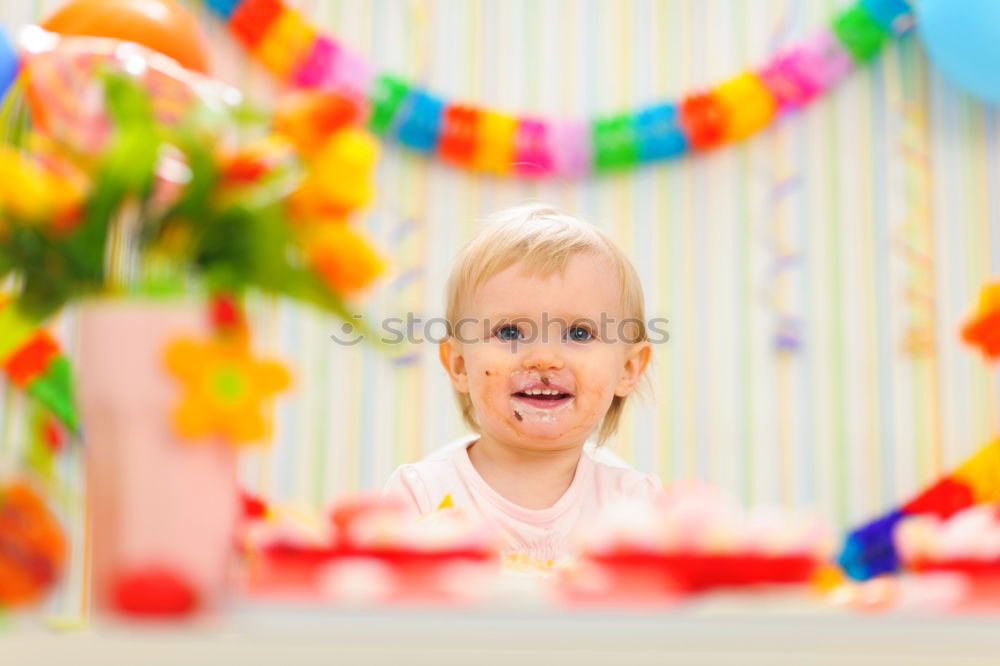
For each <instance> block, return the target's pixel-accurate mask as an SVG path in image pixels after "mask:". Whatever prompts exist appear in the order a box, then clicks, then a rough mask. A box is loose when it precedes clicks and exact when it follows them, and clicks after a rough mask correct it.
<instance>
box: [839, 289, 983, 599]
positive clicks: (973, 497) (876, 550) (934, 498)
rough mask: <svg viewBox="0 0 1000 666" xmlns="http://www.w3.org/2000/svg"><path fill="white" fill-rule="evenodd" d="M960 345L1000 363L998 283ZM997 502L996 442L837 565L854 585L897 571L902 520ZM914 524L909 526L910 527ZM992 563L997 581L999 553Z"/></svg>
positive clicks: (855, 535)
mask: <svg viewBox="0 0 1000 666" xmlns="http://www.w3.org/2000/svg"><path fill="white" fill-rule="evenodd" d="M961 336H962V339H963V340H964V341H965V342H967V343H969V344H970V345H974V346H976V347H978V348H979V349H980V350H981V351H982V353H983V356H984V357H985V358H986V360H987V361H992V360H996V359H997V358H998V357H1000V283H992V284H988V285H985V286H984V287H983V288H982V290H981V291H980V294H979V301H978V305H977V308H976V311H975V313H974V314H973V316H972V317H971V318H970V319H969V321H968V322H967V323H966V324H965V325H964V326H963V327H962V330H961ZM998 502H1000V439H995V440H993V441H992V442H990V443H989V444H987V445H986V446H984V447H983V448H982V449H980V450H979V451H978V452H977V453H976V454H975V455H973V456H972V457H971V458H969V459H968V460H967V461H965V463H963V464H962V465H960V466H959V467H958V468H956V469H955V470H954V471H952V472H951V473H950V474H948V475H947V476H945V477H944V478H942V479H940V480H939V481H937V482H936V483H934V484H932V485H931V486H929V487H927V488H925V489H923V490H922V491H921V492H919V493H918V494H917V495H916V496H915V497H913V498H911V499H910V500H909V501H907V502H905V503H903V504H901V505H899V506H897V507H894V508H892V509H891V510H889V511H887V512H886V513H884V514H883V515H881V516H879V517H877V518H875V519H874V520H871V521H869V522H867V523H865V524H864V525H862V526H860V527H858V528H857V529H855V530H853V531H851V532H850V533H849V534H848V536H847V539H846V541H845V543H844V546H843V549H842V551H841V553H840V557H839V558H838V562H839V563H840V565H841V567H843V569H844V571H845V573H847V575H849V576H850V577H851V578H853V579H855V580H862V581H863V580H869V579H871V578H874V577H876V576H880V575H883V574H893V573H896V572H898V571H900V569H901V568H903V567H904V565H905V564H906V563H905V562H902V561H901V560H900V554H899V551H898V548H897V531H898V528H899V526H900V523H901V522H902V521H904V519H913V518H914V517H916V516H926V517H931V518H936V519H938V520H948V519H950V518H952V517H953V516H954V515H955V514H957V513H959V512H962V511H965V510H969V509H970V508H972V507H975V506H977V505H992V504H995V503H998ZM911 522H912V521H911ZM996 555H997V557H996V558H995V561H994V562H992V563H987V564H983V565H982V566H981V567H976V569H977V571H978V570H979V569H981V568H984V567H985V568H988V567H990V566H992V567H995V568H996V572H995V573H996V574H997V576H1000V550H998V551H997V553H996Z"/></svg>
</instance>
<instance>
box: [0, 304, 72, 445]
mask: <svg viewBox="0 0 1000 666" xmlns="http://www.w3.org/2000/svg"><path fill="white" fill-rule="evenodd" d="M0 365H2V366H3V369H4V372H5V373H6V375H7V378H8V380H9V381H10V382H11V383H12V384H14V385H15V386H17V387H19V388H21V389H23V390H25V391H26V392H27V393H28V395H29V396H31V397H32V398H33V399H35V400H36V401H37V402H38V403H39V404H40V405H42V406H43V407H45V408H46V409H47V410H49V411H50V412H51V413H52V414H54V415H55V416H56V417H58V418H59V420H60V421H61V422H62V423H63V425H65V426H66V427H67V428H68V429H70V430H75V429H76V427H77V424H78V415H77V411H76V407H75V404H74V400H73V381H72V372H71V370H70V365H69V361H68V360H67V359H66V357H65V356H64V355H63V353H62V351H61V349H60V348H59V345H58V343H56V341H55V340H53V339H52V337H51V336H50V335H49V334H48V333H47V332H46V331H45V330H43V329H36V328H35V322H34V320H33V319H32V318H30V317H27V316H25V315H24V313H23V312H21V310H20V308H19V307H18V305H17V303H5V302H3V301H2V300H0Z"/></svg>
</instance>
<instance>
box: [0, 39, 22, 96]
mask: <svg viewBox="0 0 1000 666" xmlns="http://www.w3.org/2000/svg"><path fill="white" fill-rule="evenodd" d="M17 68H18V57H17V53H15V52H14V47H13V46H11V43H10V41H9V40H8V39H7V35H6V34H4V31H3V30H2V29H0V99H3V97H4V95H6V94H7V89H8V88H10V86H11V85H12V84H13V83H14V79H16V78H17Z"/></svg>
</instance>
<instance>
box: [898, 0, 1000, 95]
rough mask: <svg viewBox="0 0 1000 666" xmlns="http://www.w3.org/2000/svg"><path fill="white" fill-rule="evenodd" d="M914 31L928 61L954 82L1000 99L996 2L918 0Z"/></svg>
mask: <svg viewBox="0 0 1000 666" xmlns="http://www.w3.org/2000/svg"><path fill="white" fill-rule="evenodd" d="M917 10H918V11H917V16H918V18H919V24H918V31H919V33H920V37H921V39H922V40H923V42H924V46H926V47H927V52H928V54H929V55H930V59H931V61H932V62H933V63H934V64H935V65H936V66H937V67H939V68H940V69H941V71H942V72H943V73H944V75H945V76H946V77H947V78H948V79H949V80H950V81H951V82H952V83H954V84H955V85H957V86H958V87H960V88H962V89H963V90H965V91H966V92H968V93H969V94H971V95H975V96H976V97H979V98H981V99H982V100H983V101H986V102H993V103H996V102H1000V77H997V73H996V66H997V63H998V62H1000V4H997V3H996V2H993V1H992V0H962V2H949V0H921V2H920V3H918V5H917Z"/></svg>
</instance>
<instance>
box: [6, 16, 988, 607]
mask: <svg viewBox="0 0 1000 666" xmlns="http://www.w3.org/2000/svg"><path fill="white" fill-rule="evenodd" d="M57 4H58V2H51V1H40V2H30V1H26V0H19V1H17V2H11V3H3V4H2V5H0V21H2V22H3V25H4V26H5V27H6V28H7V29H8V30H9V29H13V28H15V27H17V26H19V25H22V24H24V23H26V22H30V21H31V20H32V19H34V18H35V17H37V16H39V15H42V14H44V12H45V11H46V10H47V9H48V8H50V7H51V6H55V5H57ZM845 4H848V2H845V1H842V0H809V1H807V0H742V1H741V0H697V1H696V0H658V1H657V0H629V1H621V0H619V1H612V0H546V1H541V0H535V1H530V0H504V1H502V2H501V1H499V0H495V1H487V0H378V1H372V2H360V1H357V0H329V1H327V0H323V1H320V0H312V1H309V0H305V1H302V2H299V3H297V5H298V6H299V7H300V9H302V11H304V12H305V13H306V14H308V15H310V16H312V17H314V19H315V20H316V22H317V23H318V24H320V25H322V26H325V27H326V28H327V29H329V30H330V31H332V32H333V33H334V34H335V35H337V36H338V38H339V39H341V40H342V41H343V42H344V43H346V44H348V45H349V46H351V47H353V48H354V49H355V50H357V51H359V52H361V53H363V54H365V55H366V56H367V57H369V58H370V60H371V61H372V62H373V63H374V64H375V65H376V66H377V67H378V68H379V69H389V70H393V71H396V72H399V73H402V74H404V75H406V76H407V77H409V78H410V79H411V80H415V81H419V82H421V83H424V84H425V85H426V86H427V87H429V88H431V89H432V90H434V91H436V92H439V93H441V94H444V95H446V96H449V97H455V98H464V99H468V100H473V101H477V102H479V103H481V104H484V105H489V106H492V107H497V108H503V109H510V110H523V111H535V112H538V113H541V114H552V115H567V116H581V117H582V116H592V115H594V114H597V113H601V112H610V111H615V110H620V109H625V108H635V107H638V106H640V105H642V104H645V103H647V102H651V101H654V100H658V99H664V98H669V97H672V96H676V95H677V94H679V93H681V92H684V91H687V90H690V89H692V88H696V87H698V86H702V85H707V84H711V83H714V82H716V81H718V80H720V79H722V78H724V77H728V76H730V75H733V74H736V73H737V72H738V71H739V70H740V68H741V67H743V66H745V65H750V64H754V63H757V62H760V61H762V60H763V59H764V58H765V56H767V55H768V54H770V53H772V52H773V51H774V50H775V49H776V48H778V47H780V46H781V45H783V44H787V43H789V42H791V41H794V40H796V39H798V38H801V37H803V36H804V35H806V34H807V33H808V32H809V31H810V30H811V29H813V28H815V27H817V26H819V25H821V24H822V23H824V22H825V21H827V20H828V17H829V16H831V15H832V13H833V12H834V11H835V10H836V9H837V8H839V7H842V6H844V5H845ZM194 7H195V9H196V11H197V12H198V14H199V15H200V16H201V17H202V19H203V24H204V26H205V29H206V31H207V32H208V34H209V35H210V37H211V39H212V43H213V48H214V49H215V51H214V55H215V59H216V71H217V73H218V75H219V76H220V77H221V78H223V79H225V80H227V81H229V82H230V83H233V84H235V85H237V86H239V87H240V88H242V89H243V90H244V91H246V92H247V94H248V95H249V96H250V97H251V98H253V99H256V100H258V101H260V102H262V103H267V102H268V100H270V99H271V97H272V95H273V93H274V90H275V86H274V84H273V83H272V82H271V80H270V79H269V77H268V75H267V74H266V73H265V72H263V70H261V69H260V68H258V67H257V66H255V65H251V64H248V63H247V61H246V59H245V57H244V54H243V52H242V51H241V50H240V49H239V48H238V47H237V46H236V45H235V44H234V43H233V42H232V41H231V39H230V38H229V36H228V34H227V33H226V31H225V29H224V28H223V27H222V26H221V25H220V24H219V22H218V21H217V20H216V19H215V17H214V16H212V15H210V14H209V13H208V12H207V11H206V10H204V9H203V8H202V7H201V6H200V5H198V4H197V3H195V4H194ZM998 149H1000V139H998V114H997V112H996V110H995V109H990V108H987V107H984V106H983V105H981V104H978V103H976V102H975V101H973V100H971V99H969V98H967V97H965V96H963V95H962V94H961V93H959V92H957V91H956V90H955V89H954V88H953V87H952V86H951V85H949V84H948V83H947V82H946V81H944V80H942V79H941V78H940V77H939V75H938V74H937V73H936V72H935V71H934V70H933V69H932V68H931V67H930V66H929V65H928V63H927V61H926V59H925V56H924V53H923V51H922V49H921V47H920V44H919V42H918V40H917V39H916V37H915V36H910V37H907V38H905V39H903V40H902V41H900V42H898V43H896V44H892V45H890V46H889V47H888V48H887V49H886V51H885V52H884V54H883V56H881V57H880V58H878V59H877V60H876V61H875V63H874V64H873V65H872V66H871V67H869V68H868V69H866V70H863V71H860V72H858V73H856V74H854V75H852V76H851V77H850V78H849V79H848V80H847V81H846V82H845V83H843V84H842V85H841V86H840V87H838V88H837V89H836V90H835V91H833V92H832V93H831V94H829V95H827V96H826V97H824V98H822V99H820V100H818V101H817V102H816V103H814V104H813V105H812V106H811V107H810V108H809V109H807V110H806V111H804V112H802V113H799V114H798V115H794V116H790V117H788V118H785V119H783V120H781V121H779V122H778V123H777V124H776V125H775V126H774V127H772V128H770V129H769V130H767V131H765V132H764V133H762V134H760V135H758V136H756V137H755V138H753V139H752V140H750V141H747V142H745V143H743V144H740V145H738V146H736V147H730V148H723V149H721V150H720V151H718V152H716V153H713V154H709V155H704V156H698V157H694V158H688V159H685V160H683V161H679V162H675V163H672V164H665V165H658V166H654V167H648V168H644V169H640V170H636V171H632V172H627V173H622V174H618V175H612V176H604V177H599V178H593V179H588V180H582V181H579V182H566V183H529V182H519V181H513V180H505V179H498V178H493V177H485V176H481V175H476V174H472V173H469V172H465V171H460V170H456V169H453V168H450V167H447V166H444V165H442V164H440V163H436V162H432V161H428V160H427V159H425V158H423V157H420V156H416V155H413V154H410V153H407V152H404V151H402V150H400V149H399V148H397V147H396V146H394V145H387V146H386V147H385V149H384V156H383V158H382V159H381V161H380V164H379V167H378V174H377V184H378V188H379V191H378V197H377V200H376V202H375V203H374V204H373V206H372V207H371V209H370V210H369V211H368V212H367V213H366V214H365V215H364V217H363V220H362V221H363V223H364V224H365V226H366V227H367V229H368V230H369V231H370V233H371V234H372V235H373V236H374V237H375V238H376V239H378V241H379V242H380V244H381V245H382V247H383V248H385V250H386V251H387V252H388V253H390V254H391V255H392V257H393V260H394V264H395V268H394V273H393V274H392V275H391V276H390V277H389V278H388V279H387V280H385V281H384V282H383V283H382V285H381V286H380V287H379V288H378V289H377V290H376V291H375V292H374V293H373V294H372V297H371V298H370V299H369V300H368V301H366V303H365V304H364V308H365V310H366V311H368V312H369V313H371V314H372V315H374V316H376V317H381V316H394V315H399V314H400V313H403V312H406V311H412V312H414V313H415V314H416V315H417V316H421V317H431V316H439V315H440V314H441V312H442V298H441V292H442V287H443V283H444V279H445V277H446V273H447V269H448V262H449V259H450V257H452V256H453V254H454V253H455V252H456V251H457V250H458V248H459V247H460V246H461V244H462V243H463V242H464V241H465V240H467V239H468V238H469V237H470V236H471V235H472V233H473V232H474V230H475V228H476V219H477V218H478V217H480V216H481V215H483V214H484V213H486V212H489V211H491V210H494V209H496V208H499V207H503V206H507V205H511V204H515V203H518V202H522V201H525V200H528V199H536V200H543V201H547V202H551V203H554V204H557V205H559V206H562V207H565V208H567V209H568V210H570V211H572V212H575V213H578V214H580V215H581V216H583V217H584V218H586V219H588V220H590V221H592V222H593V223H594V224H596V225H598V226H600V227H601V228H603V229H605V230H606V231H608V232H610V233H611V234H612V235H613V236H614V237H615V238H616V239H617V240H618V241H619V242H620V243H621V245H622V247H623V248H624V249H625V250H626V251H627V252H628V253H629V254H630V255H631V256H632V257H633V259H634V262H635V264H636V266H637V268H638V269H639V272H640V274H641V275H642V277H643V280H644V284H645V288H646V296H647V302H648V311H649V313H650V316H661V317H667V318H668V319H669V320H670V325H669V331H670V336H671V337H670V340H669V342H668V343H666V344H664V345H660V346H658V347H657V348H656V349H655V352H654V356H655V359H654V365H653V367H652V372H651V387H650V388H651V390H650V391H648V393H649V397H648V399H647V400H646V401H645V402H643V403H641V404H639V403H637V404H636V406H635V408H634V409H632V410H631V412H630V413H629V414H628V417H627V418H626V420H625V422H624V425H623V427H622V429H621V431H620V433H619V435H618V437H617V439H616V441H614V442H613V444H612V446H613V447H614V448H615V450H616V452H618V453H619V454H620V455H622V456H623V457H625V458H626V459H627V460H629V461H630V462H632V463H634V464H635V465H636V466H637V467H639V468H640V469H642V470H644V471H651V472H656V473H658V474H660V475H661V476H662V477H663V479H664V480H667V481H669V480H673V479H679V478H684V477H700V478H704V479H708V480H710V481H713V482H715V483H717V484H719V485H721V486H723V487H724V488H726V489H728V490H730V491H731V492H732V493H734V494H736V495H737V496H739V497H742V498H743V499H745V500H746V501H750V502H780V503H784V504H790V505H797V506H811V507H815V508H816V509H818V510H819V511H821V512H823V513H824V515H826V516H827V517H828V518H829V519H830V520H831V521H833V522H834V523H836V524H838V525H844V524H846V523H848V522H850V521H854V520H858V519H861V518H864V517H866V516H868V515H869V514H871V513H872V512H874V511H877V510H879V509H881V508H884V507H885V506H887V505H888V504H889V503H891V502H893V501H895V500H898V499H900V498H902V497H904V496H905V495H907V494H909V493H911V492H913V491H914V490H915V489H916V488H918V487H919V486H920V485H921V484H923V483H926V482H927V481H928V480H930V479H932V478H933V477H934V476H935V475H937V474H938V473H940V472H941V471H942V470H944V469H946V468H947V467H948V466H950V465H953V464H955V463H957V462H958V461H960V460H961V459H962V458H963V457H964V456H966V455H968V454H969V453H971V452H972V451H973V450H974V449H976V448H977V447H979V446H981V445H982V444H984V443H985V442H986V441H987V440H988V439H989V438H990V437H991V436H992V435H994V434H995V433H996V432H997V389H998V382H997V377H996V373H995V372H993V371H991V370H990V369H989V368H987V367H986V366H985V364H984V363H983V362H982V361H981V359H980V358H979V357H978V356H977V355H976V353H974V352H973V350H970V349H968V348H965V347H963V346H962V345H961V344H960V342H959V339H958V332H957V331H958V327H959V325H960V323H961V322H962V320H963V318H964V317H965V315H966V314H967V312H968V310H969V308H970V307H971V306H972V305H973V304H974V301H975V299H976V297H977V295H978V289H979V287H980V285H981V284H982V282H983V281H984V280H986V279H988V278H989V277H990V276H992V275H996V274H997V273H1000V194H998V192H1000V164H998V162H1000V157H998V153H1000V150H998ZM252 314H253V317H254V320H255V321H256V322H257V327H256V334H257V340H258V342H259V343H260V345H261V346H262V347H264V348H266V349H267V350H268V351H270V352H273V353H277V354H280V355H281V356H283V357H284V358H285V359H286V360H287V361H288V362H289V363H290V364H292V365H293V366H294V367H295V368H296V370H297V375H298V390H297V392H296V393H295V394H294V396H293V397H291V398H289V399H286V400H284V401H283V402H281V403H280V407H279V414H278V417H279V418H278V436H277V441H276V442H275V444H274V446H273V447H272V448H271V449H270V450H268V451H264V452H260V453H252V454H249V455H247V457H246V462H245V469H244V472H245V478H246V480H247V483H248V485H250V486H252V487H254V488H257V489H259V490H260V491H261V492H263V493H265V494H267V495H269V496H271V497H273V498H275V499H276V500H279V501H283V502H287V503H290V504H293V505H295V506H298V507H301V508H302V509H303V510H309V511H312V510H314V509H317V508H319V507H321V506H322V505H323V504H324V502H326V501H327V500H328V499H329V498H330V497H331V496H332V495H334V494H335V493H337V492H339V491H342V490H346V489H352V488H358V487H372V486H380V485H381V484H382V483H383V482H384V480H385V479H386V477H387V476H388V475H389V473H390V472H391V471H392V470H393V469H394V468H395V466H397V465H399V464H401V463H403V462H407V461H412V460H414V459H416V458H418V457H420V456H421V455H422V454H424V453H426V452H428V451H430V450H432V449H434V448H436V447H438V446H441V445H443V444H444V443H446V442H448V441H449V440H451V439H453V438H455V437H457V436H459V435H461V434H462V433H463V432H464V431H463V428H462V426H461V423H460V419H459V417H458V413H457V409H456V408H455V407H454V405H453V404H452V396H451V393H450V389H449V386H448V384H447V381H446V377H445V374H444V371H443V370H441V369H440V368H439V366H438V364H437V359H436V349H435V348H434V347H433V346H431V345H426V344H425V345H418V346H416V347H414V348H411V349H404V350H399V351H398V353H394V354H392V355H385V354H380V353H377V352H375V351H373V350H371V349H367V348H364V347H354V348H346V347H338V346H336V345H335V344H333V343H332V342H331V340H330V338H329V335H330V334H331V333H333V332H335V330H336V327H337V326H338V323H337V322H336V321H333V320H331V319H330V318H328V317H325V316H321V315H319V314H317V313H315V312H311V311H309V310H306V309H303V308H301V307H298V306H295V305H292V304H288V303H284V302H275V301H272V300H268V299H262V300H259V301H255V302H254V303H253V307H252ZM72 328H73V327H72V314H70V316H68V317H66V318H64V320H63V321H62V322H61V325H60V327H59V331H60V333H61V335H62V336H63V337H64V339H65V340H66V341H67V344H68V346H69V347H70V349H72V339H73V333H72ZM779 334H780V335H782V336H784V337H785V338H790V339H792V341H793V342H794V343H796V344H795V345H792V346H794V347H795V348H794V349H785V350H779V349H778V348H777V346H776V343H775V338H776V336H777V335H779ZM0 391H2V389H0ZM0 395H2V396H3V405H4V406H5V410H4V411H3V412H2V413H0V432H2V433H3V436H4V438H5V442H2V443H0V452H3V453H4V454H6V457H7V458H8V466H9V459H10V458H11V456H12V455H13V453H12V452H13V451H14V449H16V448H17V447H16V441H17V439H18V437H20V435H19V434H18V433H20V432H23V427H22V425H21V420H22V418H23V417H22V416H19V414H21V410H20V409H19V407H18V405H19V402H18V401H17V400H16V399H14V398H12V397H11V396H9V395H8V394H5V393H3V394H0ZM64 464H65V465H66V466H67V474H71V473H72V472H73V465H74V461H72V460H71V459H70V460H67V461H66V462H65V463H64ZM77 513H78V512H77ZM77 531H78V529H77ZM78 559H80V558H78ZM76 566H77V568H79V566H80V565H79V563H77V565H76ZM68 594H69V593H65V594H64V596H65V595H68Z"/></svg>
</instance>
